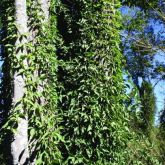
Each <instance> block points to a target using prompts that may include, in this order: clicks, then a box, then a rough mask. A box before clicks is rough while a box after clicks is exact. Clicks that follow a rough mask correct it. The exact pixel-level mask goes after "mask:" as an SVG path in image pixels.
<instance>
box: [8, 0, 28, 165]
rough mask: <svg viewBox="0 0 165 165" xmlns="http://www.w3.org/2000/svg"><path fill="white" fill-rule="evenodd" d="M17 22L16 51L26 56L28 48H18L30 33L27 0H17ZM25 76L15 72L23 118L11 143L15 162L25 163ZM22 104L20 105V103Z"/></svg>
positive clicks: (26, 137)
mask: <svg viewBox="0 0 165 165" xmlns="http://www.w3.org/2000/svg"><path fill="white" fill-rule="evenodd" d="M15 23H16V26H17V35H18V39H17V41H16V45H15V46H16V51H17V54H16V56H17V57H20V56H22V55H23V56H25V55H26V54H27V52H26V48H25V46H24V48H23V50H18V46H19V45H20V44H24V45H25V44H26V43H27V39H26V38H25V37H22V36H23V35H24V34H26V33H28V28H27V12H26V1H25V0H15ZM23 63H24V65H27V64H26V63H27V62H26V60H24V61H23ZM24 88H25V77H24V76H23V75H20V74H18V71H15V73H14V93H13V94H14V97H13V105H14V107H15V106H16V104H17V107H18V106H19V113H20V114H23V116H24V117H23V118H22V117H19V118H18V126H17V130H16V133H15V134H14V137H13V138H14V139H13V141H12V144H11V152H12V156H13V164H14V165H18V164H21V165H22V164H25V162H26V163H27V162H28V159H29V152H28V117H27V112H26V110H25V109H23V105H22V103H21V100H22V98H23V96H24V92H25V89H24ZM19 102H20V104H19V105H18V103H19Z"/></svg>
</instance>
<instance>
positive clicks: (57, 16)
mask: <svg viewBox="0 0 165 165" xmlns="http://www.w3.org/2000/svg"><path fill="white" fill-rule="evenodd" d="M26 2H27V4H26V5H27V6H26V9H27V17H28V21H27V26H28V30H29V31H28V33H26V34H21V35H20V34H19V31H18V29H19V28H18V27H17V26H16V23H15V21H16V17H15V10H16V7H15V5H14V2H13V1H12V0H1V2H0V7H1V8H0V9H1V10H0V14H1V15H0V16H1V26H2V30H1V45H2V48H1V54H2V60H3V66H2V73H3V77H2V82H1V86H0V91H1V93H0V100H1V102H0V134H1V136H0V148H2V150H1V151H0V164H12V160H11V158H12V154H11V149H10V147H11V143H12V140H13V137H14V135H15V134H16V133H17V129H18V125H19V121H20V119H27V120H28V130H27V131H28V149H29V158H28V160H27V163H29V164H36V165H37V164H39V165H40V164H41V165H42V164H43V165H44V164H46V165H47V164H48V165H54V164H57V165H60V164H61V165H65V164H66V165H85V164H87V165H126V164H128V165H138V164H139V165H160V164H163V163H164V158H163V157H164V151H165V150H164V148H163V149H160V146H161V145H162V146H164V145H165V144H164V141H163V138H164V135H165V134H164V132H165V127H164V123H165V122H164V111H163V112H162V115H161V117H160V119H161V121H160V127H159V128H157V127H156V126H154V115H155V110H156V106H155V104H156V103H155V100H156V99H155V95H154V89H153V85H152V83H151V81H150V80H149V79H150V78H151V79H152V78H155V77H156V76H155V75H156V74H154V75H153V74H152V73H153V72H154V73H158V72H159V70H156V69H160V65H159V67H157V66H156V68H153V67H154V65H153V60H154V58H153V57H154V55H155V50H153V49H152V45H151V44H150V42H151V41H153V40H152V39H153V31H149V30H148V29H147V28H145V26H146V24H147V19H148V18H149V17H148V14H146V10H149V9H151V8H152V7H155V6H157V4H158V3H157V1H150V2H148V1H133V0H132V1H120V0H115V1H110V0H99V1H96V0H95V1H90V0H72V1H70V0H51V1H50V6H49V16H48V17H49V18H47V17H46V16H45V13H44V11H43V8H42V3H41V1H39V0H38V1H35V2H34V1H33V0H27V1H26ZM44 2H48V1H44ZM121 3H122V4H123V5H128V6H138V10H139V11H140V12H137V16H136V17H135V18H132V19H131V20H127V19H126V18H124V17H122V16H121V13H120V10H119V9H120V7H121ZM150 6H152V7H151V8H150ZM143 10H144V11H145V12H143ZM142 18H144V19H142ZM122 19H123V20H124V21H125V22H124V23H125V24H122ZM123 25H125V26H123ZM123 28H125V29H124V32H123V33H122V34H124V39H123V38H121V36H120V34H121V30H122V29H123ZM122 36H123V35H122ZM126 37H128V38H126ZM129 37H130V38H129ZM132 37H135V38H133V39H132ZM139 38H140V39H141V40H140V42H139ZM24 40H25V41H26V42H24ZM17 41H19V42H20V44H16V43H17ZM121 41H122V42H121ZM146 43H147V44H146ZM145 44H146V45H145ZM144 45H145V46H150V47H147V48H146V47H144ZM20 52H21V53H20ZM122 53H123V54H124V55H125V59H126V60H125V59H124V56H123V54H122ZM18 54H19V56H18ZM123 66H124V67H125V68H123ZM161 68H162V65H161ZM123 70H127V71H128V72H129V75H130V77H131V78H132V87H133V89H132V90H131V92H130V94H129V95H127V94H126V90H127V89H126V86H128V84H126V85H125V83H124V79H123ZM161 71H162V70H161ZM15 74H17V75H20V76H21V77H22V78H23V79H24V81H25V85H24V89H25V92H24V95H23V98H22V99H21V100H17V102H16V104H13V100H14V76H15ZM139 78H140V79H139ZM22 109H23V111H22ZM158 132H159V133H158ZM154 139H156V140H154ZM21 154H22V155H23V154H24V151H23V152H22V153H21ZM22 155H20V157H21V156H22ZM25 164H26V163H25Z"/></svg>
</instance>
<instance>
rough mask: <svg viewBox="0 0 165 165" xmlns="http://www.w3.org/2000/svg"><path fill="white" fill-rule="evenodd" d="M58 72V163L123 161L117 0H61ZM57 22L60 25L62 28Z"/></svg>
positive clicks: (124, 119) (123, 117) (125, 135)
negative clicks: (60, 131) (60, 159)
mask: <svg viewBox="0 0 165 165" xmlns="http://www.w3.org/2000/svg"><path fill="white" fill-rule="evenodd" d="M61 2H62V4H63V9H62V11H61V13H60V15H59V17H58V21H57V22H58V28H59V33H60V34H61V36H62V38H63V49H62V48H61V47H60V48H58V59H59V61H61V63H60V65H59V72H58V82H59V83H60V86H61V88H60V87H59V88H60V89H59V93H60V96H61V103H59V107H60V108H61V109H62V112H63V122H62V123H61V125H62V126H63V127H64V130H63V134H62V135H63V136H64V137H65V141H66V143H64V144H63V147H61V151H62V153H63V156H64V162H63V164H122V163H121V162H123V164H124V154H126V150H125V148H126V142H127V140H128V139H129V138H128V136H129V130H128V127H127V120H128V114H127V111H126V110H125V108H124V100H125V97H126V96H125V94H124V90H123V89H124V88H123V87H124V85H123V79H122V55H121V53H120V48H119V44H120V37H119V30H120V28H121V24H120V18H121V17H120V12H119V11H118V9H119V7H120V2H119V1H113V2H112V1H106V0H101V1H93V2H92V1H89V0H81V1H77V0H74V1H72V2H71V1H66V2H64V1H61ZM61 25H64V26H63V27H62V26H61Z"/></svg>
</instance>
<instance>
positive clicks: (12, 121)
mask: <svg viewBox="0 0 165 165" xmlns="http://www.w3.org/2000/svg"><path fill="white" fill-rule="evenodd" d="M1 3H2V4H3V5H2V9H3V10H2V11H3V13H2V23H3V28H4V34H5V35H4V37H3V38H4V39H3V41H4V42H3V45H4V46H5V50H4V52H3V54H4V57H5V58H4V64H8V66H9V68H8V70H4V78H3V79H4V80H6V81H2V84H3V85H2V89H3V92H2V94H6V92H7V90H6V88H5V86H4V83H5V82H7V83H8V84H11V85H10V86H9V88H7V89H9V91H11V92H10V93H9V98H12V101H11V102H12V104H11V105H10V106H8V107H7V108H8V109H6V105H4V103H5V104H7V99H8V98H5V97H4V96H2V98H3V101H2V104H3V108H4V109H3V111H4V112H5V113H6V112H7V114H6V116H3V117H5V119H4V120H3V122H2V124H3V129H1V131H3V135H4V134H7V132H8V130H9V131H10V133H11V134H12V136H11V137H12V139H11V144H10V142H9V141H8V144H9V145H10V146H9V148H8V150H7V151H8V153H9V157H8V158H12V159H8V158H7V161H8V162H7V164H15V165H16V164H28V163H31V164H41V163H42V162H47V163H48V164H53V163H55V162H56V163H57V162H59V161H60V158H59V157H60V153H59V151H58V147H57V144H58V142H59V138H61V136H60V135H59V129H58V128H57V127H58V124H57V123H58V120H59V117H58V115H57V113H56V104H57V93H56V68H57V60H56V54H55V51H56V49H55V41H56V15H55V7H56V5H57V2H56V1H53V0H52V1H51V2H50V1H48V0H41V1H36V2H34V1H31V0H28V1H23V0H15V2H13V1H10V0H8V3H7V2H6V1H3V2H1ZM47 29H49V30H47ZM5 67H6V66H5ZM6 75H7V76H6ZM7 80H8V81H7ZM6 117H8V118H7V119H6ZM6 121H7V122H6ZM61 139H62V138H61ZM10 147H11V150H10ZM10 154H11V156H10ZM9 160H10V162H9Z"/></svg>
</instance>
